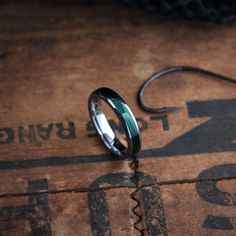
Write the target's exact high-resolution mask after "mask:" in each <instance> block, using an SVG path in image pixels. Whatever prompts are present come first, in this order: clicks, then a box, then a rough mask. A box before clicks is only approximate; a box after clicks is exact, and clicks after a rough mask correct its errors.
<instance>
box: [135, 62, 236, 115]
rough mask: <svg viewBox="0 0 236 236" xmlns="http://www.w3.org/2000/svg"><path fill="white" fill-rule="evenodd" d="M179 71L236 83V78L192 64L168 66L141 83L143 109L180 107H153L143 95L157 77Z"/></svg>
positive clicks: (155, 109)
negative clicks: (145, 102) (146, 102)
mask: <svg viewBox="0 0 236 236" xmlns="http://www.w3.org/2000/svg"><path fill="white" fill-rule="evenodd" d="M178 71H190V72H195V73H201V74H204V75H208V76H212V77H215V78H216V79H218V80H223V81H226V82H229V83H233V84H236V79H233V78H230V77H227V76H224V75H220V74H217V73H214V72H212V71H208V70H204V69H201V68H198V67H192V66H173V67H167V68H165V69H163V70H161V71H159V72H156V73H155V74H153V75H152V76H150V77H149V78H148V79H147V80H145V81H144V83H143V84H142V85H141V87H140V88H139V91H138V94H137V102H138V105H139V106H140V107H141V109H142V110H144V111H146V112H149V113H163V112H172V111H176V110H178V109H180V107H162V108H151V107H148V106H146V105H145V104H144V103H143V100H142V97H143V94H144V91H145V89H146V88H147V87H148V86H149V85H150V84H151V83H152V82H153V81H154V80H157V79H160V78H161V77H162V76H164V75H167V74H170V73H173V72H178Z"/></svg>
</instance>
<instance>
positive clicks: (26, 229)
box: [0, 1, 236, 236]
mask: <svg viewBox="0 0 236 236" xmlns="http://www.w3.org/2000/svg"><path fill="white" fill-rule="evenodd" d="M0 7H1V8H0V19H1V20H0V124H1V125H0V235H118V236H119V235H177V236H178V235H196V236H197V235H235V234H236V220H235V219H236V188H235V187H236V159H235V158H236V109H235V106H236V86H234V85H231V84H229V83H226V82H219V81H216V80H214V79H212V78H207V77H206V76H202V75H196V74H192V73H177V74H173V75H171V76H167V77H166V78H163V79H162V80H160V81H158V82H155V83H154V84H153V85H152V86H151V87H150V88H148V89H147V91H146V94H145V101H146V103H148V104H149V105H152V106H157V107H163V106H174V105H177V106H180V107H181V109H180V110H178V111H176V112H173V113H170V114H163V115H154V114H147V113H145V112H143V111H142V110H141V109H140V108H139V107H138V105H137V103H136V93H137V90H138V88H139V86H140V85H141V84H142V82H143V81H144V80H145V79H146V78H147V77H148V76H150V75H151V74H152V73H154V72H155V71H158V70H160V69H163V68H165V67H167V66H172V65H192V66H198V67H203V68H205V69H209V70H213V71H215V72H218V73H222V74H225V75H228V76H232V77H236V68H235V58H236V31H235V26H220V25H214V24H210V23H202V22H186V21H182V20H170V19H165V18H161V17H156V16H155V15H152V14H148V13H146V12H143V11H141V10H132V9H127V8H125V7H123V6H119V5H116V4H114V3H112V2H109V1H106V2H104V3H98V2H97V3H93V4H91V5H84V4H78V5H69V6H68V5H67V6H63V5H60V6H55V5H52V4H51V5H49V4H30V3H27V4H23V3H22V4H14V3H12V4H2V5H1V6H0ZM101 86H106V87H110V88H112V89H114V90H115V91H117V92H118V93H119V94H120V95H121V96H122V97H123V98H124V99H125V100H126V101H127V103H128V104H129V106H130V107H131V109H132V110H133V112H134V114H135V116H136V118H137V121H138V124H139V127H140V129H141V131H142V152H141V153H139V154H138V162H139V165H138V168H137V169H135V170H134V169H133V168H132V167H133V165H132V163H131V161H128V160H124V161H121V160H116V158H114V157H112V156H111V155H110V154H109V153H108V152H107V150H106V148H105V147H104V145H103V144H102V142H101V141H100V140H99V138H98V137H97V136H96V132H95V130H94V128H93V126H92V125H91V123H90V119H89V116H88V111H87V98H88V96H89V94H90V93H91V92H92V91H93V90H94V89H96V88H98V87H101ZM109 119H110V122H111V125H112V126H113V128H114V129H115V130H116V131H117V132H121V128H120V126H119V124H118V123H117V120H116V119H115V117H112V116H111V115H110V114H109Z"/></svg>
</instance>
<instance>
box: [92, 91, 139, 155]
mask: <svg viewBox="0 0 236 236" xmlns="http://www.w3.org/2000/svg"><path fill="white" fill-rule="evenodd" d="M101 101H104V102H106V103H107V104H108V105H109V106H110V107H111V109H112V110H113V111H114V113H115V114H116V116H117V117H118V119H119V121H120V123H121V125H122V127H123V130H124V132H125V136H126V140H127V146H125V145H123V144H122V143H121V141H120V140H119V139H118V138H117V137H116V135H115V132H114V131H113V129H112V128H111V126H110V124H109V123H108V120H107V118H106V116H105V114H104V111H103V107H102V104H101ZM88 110H89V114H90V117H91V120H92V122H93V124H94V126H95V128H96V130H97V132H98V134H99V136H100V137H101V139H102V141H103V142H104V144H105V145H106V146H107V148H108V149H109V150H110V152H111V153H112V154H114V155H115V156H117V157H119V158H129V157H133V156H134V155H135V154H136V153H138V152H139V151H140V149H141V136H140V131H139V128H138V125H137V122H136V119H135V117H134V115H133V113H132V112H131V110H130V109H129V107H128V106H127V104H126V103H125V101H124V100H123V99H122V98H121V97H120V96H119V95H118V94H117V93H116V92H114V91H113V90H112V89H109V88H99V89H97V90H95V91H94V92H93V93H92V94H91V95H90V96H89V101H88Z"/></svg>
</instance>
